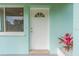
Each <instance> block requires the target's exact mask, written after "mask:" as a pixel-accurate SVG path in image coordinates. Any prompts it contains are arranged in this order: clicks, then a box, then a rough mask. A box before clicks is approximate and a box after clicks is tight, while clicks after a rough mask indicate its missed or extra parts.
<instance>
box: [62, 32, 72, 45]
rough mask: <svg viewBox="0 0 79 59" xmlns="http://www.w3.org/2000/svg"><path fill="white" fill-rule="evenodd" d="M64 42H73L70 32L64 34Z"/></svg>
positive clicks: (68, 43)
mask: <svg viewBox="0 0 79 59" xmlns="http://www.w3.org/2000/svg"><path fill="white" fill-rule="evenodd" d="M63 39H64V44H66V45H71V44H72V41H73V40H72V37H71V35H70V34H69V33H66V34H65V36H64V38H63Z"/></svg>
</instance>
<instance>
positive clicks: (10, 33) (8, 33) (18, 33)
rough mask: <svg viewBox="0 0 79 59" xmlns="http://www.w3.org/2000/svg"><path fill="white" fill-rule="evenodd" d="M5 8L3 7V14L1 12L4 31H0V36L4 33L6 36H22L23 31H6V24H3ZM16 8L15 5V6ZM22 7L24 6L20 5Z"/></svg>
mask: <svg viewBox="0 0 79 59" xmlns="http://www.w3.org/2000/svg"><path fill="white" fill-rule="evenodd" d="M5 8H6V7H3V10H4V12H3V13H4V14H3V16H4V19H3V20H4V32H0V36H1V35H6V36H8V35H9V36H14V35H16V36H24V31H23V32H6V28H5V27H6V26H5ZM15 8H16V7H15ZM17 8H20V7H17ZM22 8H24V7H22Z"/></svg>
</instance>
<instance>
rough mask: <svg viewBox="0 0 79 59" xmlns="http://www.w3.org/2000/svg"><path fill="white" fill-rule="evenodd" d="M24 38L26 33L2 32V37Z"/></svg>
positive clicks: (0, 33)
mask: <svg viewBox="0 0 79 59" xmlns="http://www.w3.org/2000/svg"><path fill="white" fill-rule="evenodd" d="M1 35H5V36H24V32H0V36H1Z"/></svg>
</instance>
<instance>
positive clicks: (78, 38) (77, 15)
mask: <svg viewBox="0 0 79 59" xmlns="http://www.w3.org/2000/svg"><path fill="white" fill-rule="evenodd" d="M73 7H74V8H73V13H74V14H73V19H74V23H73V35H74V51H73V55H74V56H79V52H78V50H79V4H78V3H75V4H74V5H73Z"/></svg>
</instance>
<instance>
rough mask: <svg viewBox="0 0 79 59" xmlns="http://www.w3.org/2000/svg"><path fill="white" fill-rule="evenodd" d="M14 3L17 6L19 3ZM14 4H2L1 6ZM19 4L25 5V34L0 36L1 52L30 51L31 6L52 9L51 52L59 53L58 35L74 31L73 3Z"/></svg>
mask: <svg viewBox="0 0 79 59" xmlns="http://www.w3.org/2000/svg"><path fill="white" fill-rule="evenodd" d="M13 5H14V6H17V5H18V4H13ZM13 5H10V4H6V5H5V4H1V5H0V7H2V6H3V7H11V6H13ZM19 6H24V36H0V54H28V53H29V46H30V43H29V41H30V36H29V23H30V22H29V19H30V17H29V14H30V8H31V7H42V8H45V7H47V8H49V9H50V11H49V17H50V20H49V21H50V38H49V39H50V53H51V54H57V48H58V41H59V40H58V37H59V36H60V35H63V34H64V33H66V32H69V33H73V4H19Z"/></svg>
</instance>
